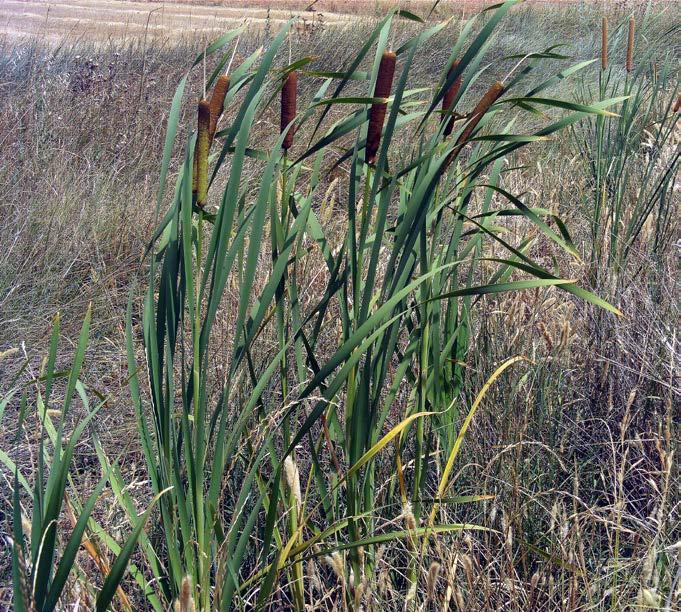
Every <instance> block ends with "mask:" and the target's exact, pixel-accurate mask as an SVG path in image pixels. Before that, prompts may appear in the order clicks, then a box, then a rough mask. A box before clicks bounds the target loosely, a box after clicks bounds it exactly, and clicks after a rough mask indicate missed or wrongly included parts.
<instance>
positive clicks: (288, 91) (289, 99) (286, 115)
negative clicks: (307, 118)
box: [281, 70, 298, 151]
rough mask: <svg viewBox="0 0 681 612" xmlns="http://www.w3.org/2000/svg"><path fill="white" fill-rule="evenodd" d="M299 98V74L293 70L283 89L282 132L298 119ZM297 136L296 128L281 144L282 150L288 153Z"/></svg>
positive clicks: (288, 133) (290, 131) (293, 127)
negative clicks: (297, 103) (295, 135)
mask: <svg viewBox="0 0 681 612" xmlns="http://www.w3.org/2000/svg"><path fill="white" fill-rule="evenodd" d="M297 96H298V73H297V72H296V71H295V70H292V71H291V72H289V73H288V74H287V75H286V78H285V79H284V86H283V87H282V88H281V131H282V132H283V131H284V130H285V129H286V127H287V126H288V125H289V124H290V123H291V122H292V121H293V120H294V119H295V118H296V101H297ZM294 134H295V126H293V125H292V126H291V129H289V131H288V132H287V134H286V136H284V142H282V143H281V147H282V149H284V151H288V150H289V149H290V148H291V145H292V144H293V136H294Z"/></svg>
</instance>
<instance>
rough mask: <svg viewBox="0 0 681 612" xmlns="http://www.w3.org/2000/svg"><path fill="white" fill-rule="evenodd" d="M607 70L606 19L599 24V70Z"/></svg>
mask: <svg viewBox="0 0 681 612" xmlns="http://www.w3.org/2000/svg"><path fill="white" fill-rule="evenodd" d="M607 69H608V18H607V17H603V20H602V22H601V70H607Z"/></svg>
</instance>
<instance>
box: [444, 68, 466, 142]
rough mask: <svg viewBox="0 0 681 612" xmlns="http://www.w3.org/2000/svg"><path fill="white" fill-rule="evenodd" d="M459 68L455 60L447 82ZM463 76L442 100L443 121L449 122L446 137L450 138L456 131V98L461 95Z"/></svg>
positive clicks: (460, 76)
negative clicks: (454, 130)
mask: <svg viewBox="0 0 681 612" xmlns="http://www.w3.org/2000/svg"><path fill="white" fill-rule="evenodd" d="M458 67H459V62H458V61H456V60H454V61H453V62H452V65H451V66H450V67H449V70H448V71H447V80H449V78H450V77H451V76H452V75H453V74H454V72H455V70H456V69H457V68H458ZM462 78H463V75H462V74H460V75H459V76H458V77H456V79H454V82H453V83H452V84H451V85H450V86H449V87H448V89H447V92H446V93H445V97H444V98H442V121H447V125H446V126H445V131H444V135H445V136H449V135H450V134H451V133H452V130H453V129H454V120H455V116H454V101H455V100H456V96H457V95H459V89H461V81H462Z"/></svg>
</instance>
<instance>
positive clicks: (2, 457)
mask: <svg viewBox="0 0 681 612" xmlns="http://www.w3.org/2000/svg"><path fill="white" fill-rule="evenodd" d="M0 463H2V464H3V465H4V466H5V467H6V468H7V471H9V472H13V473H14V474H15V476H16V478H17V480H18V482H19V484H20V485H21V486H22V487H23V488H24V490H25V491H26V492H27V493H28V494H29V495H31V493H32V492H33V488H32V487H31V485H30V484H29V483H28V480H26V477H25V476H24V475H23V474H22V473H21V472H20V471H19V468H18V467H17V464H16V463H14V461H12V459H11V458H10V456H9V455H8V454H7V453H6V452H5V451H4V450H2V449H0Z"/></svg>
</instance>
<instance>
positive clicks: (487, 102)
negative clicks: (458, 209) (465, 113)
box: [442, 81, 504, 172]
mask: <svg viewBox="0 0 681 612" xmlns="http://www.w3.org/2000/svg"><path fill="white" fill-rule="evenodd" d="M503 93H504V86H503V84H502V83H500V82H499V81H497V82H496V83H494V85H492V86H491V87H490V88H489V89H488V90H487V93H485V95H484V96H482V98H480V101H479V102H478V103H477V104H476V105H475V108H474V109H473V112H472V113H471V114H470V118H469V119H468V123H467V124H466V127H465V128H464V130H463V132H461V134H460V135H459V138H458V139H457V141H456V146H455V147H454V149H453V150H452V152H451V153H450V154H449V156H448V157H447V160H446V161H445V163H444V165H443V167H442V171H443V172H444V171H445V170H446V169H447V167H448V166H449V164H451V163H452V161H454V159H456V157H457V155H458V154H459V153H460V152H461V149H463V147H464V146H465V145H466V143H467V142H468V139H469V138H470V137H471V135H472V134H473V131H474V130H475V128H476V127H477V126H478V123H480V120H481V119H482V118H483V117H484V116H485V113H487V111H488V110H489V108H490V106H492V104H494V103H495V102H496V101H497V100H498V99H499V97H500V96H501V94H503Z"/></svg>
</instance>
